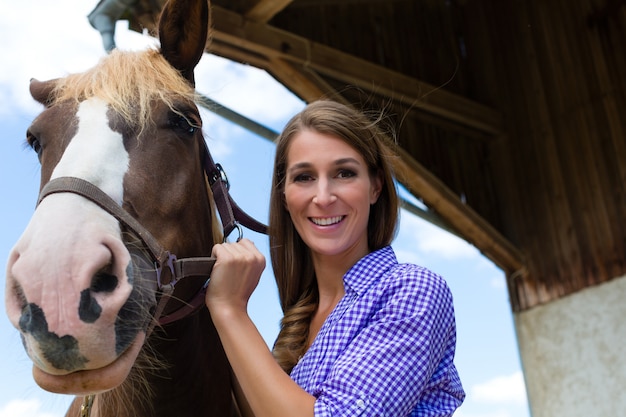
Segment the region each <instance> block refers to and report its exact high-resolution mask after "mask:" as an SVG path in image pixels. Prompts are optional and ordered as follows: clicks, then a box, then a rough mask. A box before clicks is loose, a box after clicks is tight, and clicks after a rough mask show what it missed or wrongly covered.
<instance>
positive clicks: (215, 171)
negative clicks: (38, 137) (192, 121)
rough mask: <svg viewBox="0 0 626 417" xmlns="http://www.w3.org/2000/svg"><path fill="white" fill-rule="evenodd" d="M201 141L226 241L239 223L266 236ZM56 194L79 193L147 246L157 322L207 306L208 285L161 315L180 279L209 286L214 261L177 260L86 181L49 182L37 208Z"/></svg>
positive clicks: (163, 321)
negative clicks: (198, 280) (198, 279)
mask: <svg viewBox="0 0 626 417" xmlns="http://www.w3.org/2000/svg"><path fill="white" fill-rule="evenodd" d="M198 141H199V142H200V150H201V152H202V155H201V160H202V165H203V168H204V173H205V175H206V177H207V180H208V182H209V186H210V187H211V191H212V192H213V198H214V200H215V204H216V206H217V210H218V212H219V216H220V219H221V222H222V228H223V230H224V238H226V237H228V236H229V235H230V233H231V232H232V231H233V230H234V229H235V228H237V229H238V230H239V237H238V239H241V237H242V230H241V226H240V224H241V225H243V226H245V227H247V228H248V229H250V230H254V231H255V232H259V233H264V234H267V226H265V225H264V224H262V223H260V222H258V221H256V220H255V219H254V218H252V217H250V216H249V215H248V214H246V213H245V212H244V211H243V210H242V209H241V208H240V207H239V206H238V205H237V204H236V203H235V201H234V200H233V199H232V197H231V196H230V194H229V192H228V190H229V183H228V178H227V177H226V174H225V173H224V170H223V169H222V167H221V166H220V164H216V163H215V162H213V158H212V157H211V153H210V152H209V149H208V147H207V145H206V142H205V141H204V139H203V138H202V136H200V137H199V139H198ZM56 193H73V194H78V195H80V196H82V197H85V198H87V199H88V200H90V201H92V202H94V203H96V204H97V205H99V206H100V207H101V208H102V209H104V210H105V211H106V212H108V213H109V214H111V215H112V216H113V217H115V218H116V219H117V220H118V221H119V222H120V223H122V224H124V225H125V226H126V227H127V228H129V229H130V230H131V231H132V232H134V233H135V234H136V235H137V237H138V238H139V239H140V240H141V241H142V243H143V244H144V245H145V246H146V248H147V249H148V251H149V253H150V255H151V257H152V261H153V262H154V264H155V268H156V271H155V275H156V276H155V279H156V283H157V287H158V289H159V291H161V298H160V300H159V302H158V305H157V308H156V311H155V318H157V319H158V322H159V324H160V325H164V324H168V323H171V322H174V321H176V320H179V319H181V318H183V317H186V316H188V315H189V314H191V313H193V312H194V311H196V310H197V309H199V308H200V307H201V306H202V305H204V294H205V291H206V284H205V285H203V286H202V287H201V288H200V290H199V291H198V293H197V294H196V295H195V296H194V297H193V298H192V299H191V300H189V301H187V302H186V303H185V305H184V306H183V307H181V308H179V309H178V310H176V311H174V312H172V313H170V314H168V315H165V316H162V312H163V310H164V308H165V305H166V304H167V302H168V301H169V299H170V298H171V297H172V295H173V293H174V287H175V285H176V284H177V283H178V282H179V281H180V280H181V279H184V278H187V277H206V278H207V283H208V278H209V276H210V275H211V270H212V269H213V265H214V264H215V258H213V257H210V256H206V257H194V258H184V259H178V258H177V257H176V255H175V254H173V253H170V252H169V251H168V250H166V249H165V248H163V247H162V246H161V244H160V243H159V242H158V241H157V240H156V239H155V238H154V236H152V234H151V233H150V232H149V231H148V230H147V229H146V228H144V227H143V226H142V225H141V224H140V223H139V222H138V221H137V220H136V219H135V218H134V217H132V216H131V215H130V214H128V212H127V211H126V210H124V209H123V208H122V207H121V206H120V205H119V204H117V203H116V202H115V200H113V199H112V198H111V197H110V196H109V195H108V194H106V193H105V192H104V191H102V190H101V189H100V188H98V187H97V186H95V185H93V184H92V183H90V182H88V181H86V180H83V179H81V178H76V177H59V178H55V179H53V180H51V181H49V182H48V183H47V184H46V185H45V186H44V187H43V189H42V190H41V193H40V194H39V199H38V202H37V205H39V203H41V201H42V200H43V199H44V198H45V197H47V196H49V195H51V194H56ZM148 333H149V332H148Z"/></svg>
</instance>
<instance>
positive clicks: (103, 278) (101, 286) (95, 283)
mask: <svg viewBox="0 0 626 417" xmlns="http://www.w3.org/2000/svg"><path fill="white" fill-rule="evenodd" d="M115 287H117V276H115V275H113V274H110V273H108V272H105V271H100V272H98V273H97V274H96V275H94V277H93V279H92V280H91V287H90V288H89V289H90V290H91V291H93V292H95V293H99V292H113V290H115Z"/></svg>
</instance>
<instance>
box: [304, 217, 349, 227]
mask: <svg viewBox="0 0 626 417" xmlns="http://www.w3.org/2000/svg"><path fill="white" fill-rule="evenodd" d="M344 217H345V216H334V217H310V219H311V221H312V222H313V223H315V224H316V225H318V226H332V225H335V224H337V223H339V222H341V221H342V220H343V219H344Z"/></svg>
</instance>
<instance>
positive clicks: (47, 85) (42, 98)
mask: <svg viewBox="0 0 626 417" xmlns="http://www.w3.org/2000/svg"><path fill="white" fill-rule="evenodd" d="M55 84H56V80H48V81H39V80H36V79H34V78H31V80H30V95H31V96H33V98H34V99H35V100H37V101H38V102H40V103H41V104H43V105H44V106H46V107H48V106H49V105H50V103H51V101H52V91H53V90H54V86H55Z"/></svg>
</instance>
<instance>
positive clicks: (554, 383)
mask: <svg viewBox="0 0 626 417" xmlns="http://www.w3.org/2000/svg"><path fill="white" fill-rule="evenodd" d="M515 327H516V331H517V338H518V343H519V347H520V355H521V361H522V367H523V370H524V378H525V380H526V389H527V393H528V399H529V402H530V411H531V414H532V416H533V417H561V416H563V417H596V416H597V417H603V416H618V415H622V414H623V413H624V412H626V276H624V277H620V278H616V279H614V280H612V281H610V282H607V283H604V284H601V285H599V286H595V287H590V288H587V289H584V290H582V291H580V292H577V293H575V294H571V295H569V296H567V297H564V298H561V299H559V300H556V301H553V302H550V303H548V304H545V305H542V306H538V307H535V308H532V309H530V310H528V311H524V312H522V313H519V314H516V315H515Z"/></svg>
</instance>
